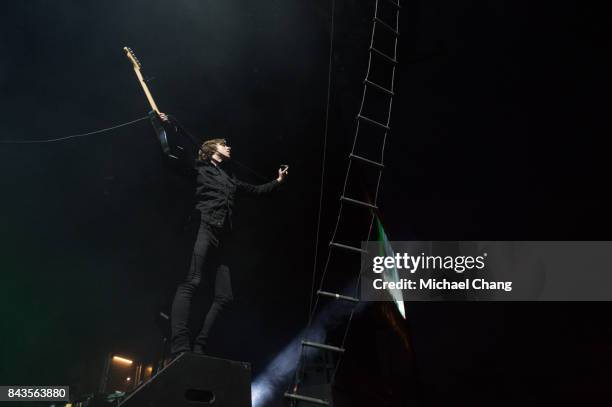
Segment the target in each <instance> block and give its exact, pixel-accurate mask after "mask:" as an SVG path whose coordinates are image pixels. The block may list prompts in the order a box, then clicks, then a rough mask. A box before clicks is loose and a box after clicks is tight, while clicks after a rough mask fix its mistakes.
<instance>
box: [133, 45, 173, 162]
mask: <svg viewBox="0 0 612 407" xmlns="http://www.w3.org/2000/svg"><path fill="white" fill-rule="evenodd" d="M123 50H124V51H125V53H126V55H127V57H128V59H129V60H130V61H131V62H132V65H133V68H134V72H135V73H136V77H137V78H138V82H139V83H140V86H142V90H143V91H144V93H145V96H146V97H147V100H148V101H149V105H150V106H151V111H150V112H149V119H150V120H151V125H152V126H153V130H155V134H156V135H157V139H158V140H159V143H160V144H161V147H162V150H163V152H164V154H166V155H167V156H168V157H170V158H172V159H175V160H178V159H179V156H181V155H183V151H184V148H183V147H182V146H181V145H180V144H178V142H177V140H176V139H178V135H177V134H176V133H177V132H176V129H175V130H173V129H171V127H172V126H169V125H168V124H166V123H165V122H163V121H162V119H161V118H160V116H159V113H160V112H159V109H158V108H157V104H156V103H155V100H154V99H153V95H151V91H150V90H149V87H148V86H147V83H146V81H145V79H144V77H143V76H142V72H141V70H142V64H141V63H140V61H139V60H138V58H136V55H135V54H134V51H132V49H131V48H129V47H123ZM169 138H170V139H171V140H169Z"/></svg>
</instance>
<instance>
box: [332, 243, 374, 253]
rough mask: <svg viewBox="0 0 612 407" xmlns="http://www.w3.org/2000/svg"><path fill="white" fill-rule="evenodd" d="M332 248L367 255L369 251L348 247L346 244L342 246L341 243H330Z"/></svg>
mask: <svg viewBox="0 0 612 407" xmlns="http://www.w3.org/2000/svg"><path fill="white" fill-rule="evenodd" d="M329 245H330V246H334V247H339V248H340V249H345V250H351V251H354V252H359V253H367V252H368V251H367V250H364V249H360V248H358V247H353V246H348V245H345V244H341V243H336V242H329Z"/></svg>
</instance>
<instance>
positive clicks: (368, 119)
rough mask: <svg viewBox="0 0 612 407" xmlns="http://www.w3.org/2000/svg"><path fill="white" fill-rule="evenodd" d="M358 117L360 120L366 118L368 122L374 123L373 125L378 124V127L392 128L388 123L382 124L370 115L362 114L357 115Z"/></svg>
mask: <svg viewBox="0 0 612 407" xmlns="http://www.w3.org/2000/svg"><path fill="white" fill-rule="evenodd" d="M357 119H358V120H364V121H366V122H368V123H372V124H373V125H375V126H378V127H382V128H383V129H385V130H387V131H389V130H391V127H389V126H387V125H386V124H382V123H380V122H377V121H376V120H373V119H370V118H369V117H365V116H362V115H360V114H358V115H357Z"/></svg>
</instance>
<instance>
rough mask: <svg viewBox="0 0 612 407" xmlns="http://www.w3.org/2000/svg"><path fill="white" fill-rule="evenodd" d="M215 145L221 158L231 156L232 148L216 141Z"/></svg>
mask: <svg viewBox="0 0 612 407" xmlns="http://www.w3.org/2000/svg"><path fill="white" fill-rule="evenodd" d="M215 146H216V147H217V152H218V153H219V154H220V155H221V158H222V159H225V160H227V159H229V158H230V157H231V156H232V148H231V147H230V146H228V145H227V144H226V143H217V144H215Z"/></svg>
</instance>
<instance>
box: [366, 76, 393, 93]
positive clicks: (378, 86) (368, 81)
mask: <svg viewBox="0 0 612 407" xmlns="http://www.w3.org/2000/svg"><path fill="white" fill-rule="evenodd" d="M363 82H364V83H367V84H368V85H370V86H373V87H375V88H376V89H378V90H382V91H383V92H385V93H387V94H389V95H391V96H394V95H395V93H393V91H392V90H390V89H387V88H385V87H384V86H381V85H379V84H377V83H374V82H372V81H371V80H369V79H364V80H363Z"/></svg>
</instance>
